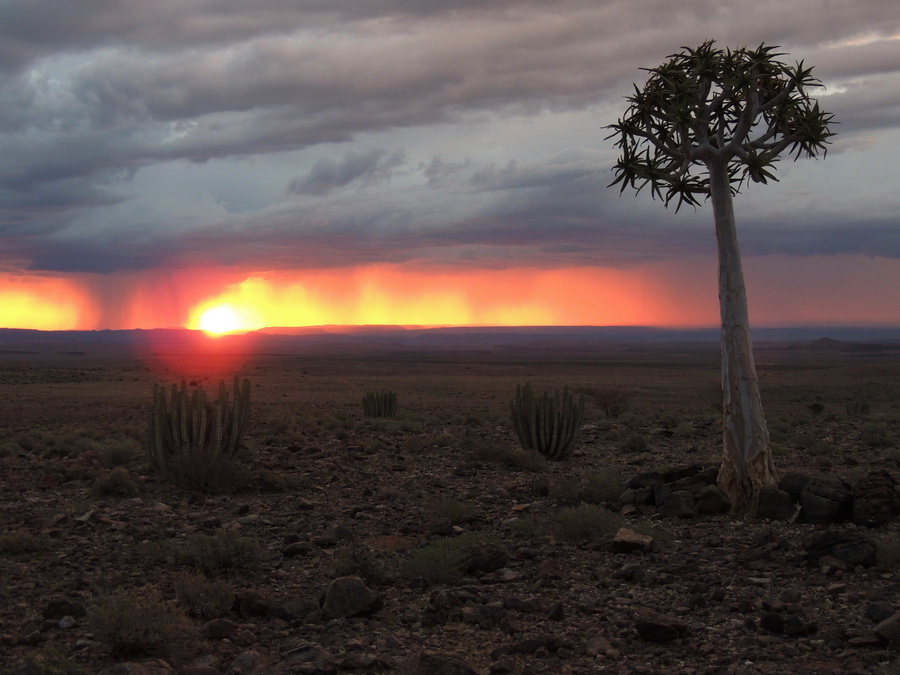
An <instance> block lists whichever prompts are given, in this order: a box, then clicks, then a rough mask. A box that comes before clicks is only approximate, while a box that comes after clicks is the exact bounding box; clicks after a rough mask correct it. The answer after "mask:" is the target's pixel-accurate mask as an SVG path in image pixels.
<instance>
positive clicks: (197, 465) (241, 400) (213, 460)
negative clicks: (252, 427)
mask: <svg viewBox="0 0 900 675" xmlns="http://www.w3.org/2000/svg"><path fill="white" fill-rule="evenodd" d="M249 417H250V380H248V379H244V381H243V384H239V381H238V378H237V376H235V378H234V400H233V402H231V403H230V404H229V395H228V391H227V389H226V388H225V383H224V382H220V383H219V396H218V398H217V399H216V400H215V401H212V402H208V401H207V397H206V392H204V391H203V389H202V388H199V387H198V388H197V389H195V390H194V391H193V392H188V391H187V385H186V384H185V382H184V381H182V383H181V389H180V390H179V389H178V387H176V385H174V384H173V385H172V394H171V407H170V406H169V402H168V401H167V400H166V390H165V387H161V386H159V385H153V403H152V405H151V406H150V411H149V428H148V431H147V456H148V458H149V459H150V465H151V466H152V467H153V469H154V471H156V472H157V473H158V474H159V475H160V476H162V477H163V478H166V479H170V480H173V481H175V482H177V483H179V484H181V485H184V486H185V487H191V488H197V489H200V490H202V491H204V492H231V491H234V490H235V489H237V488H238V487H241V486H242V485H243V484H244V483H245V482H246V479H245V477H244V476H243V475H241V473H240V471H239V469H238V468H237V466H236V465H235V463H234V459H235V456H236V455H237V452H238V450H240V449H241V447H242V445H241V442H242V441H243V438H244V434H245V433H246V430H247V422H248V419H249Z"/></svg>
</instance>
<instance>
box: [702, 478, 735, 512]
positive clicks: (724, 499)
mask: <svg viewBox="0 0 900 675" xmlns="http://www.w3.org/2000/svg"><path fill="white" fill-rule="evenodd" d="M694 503H695V504H696V505H697V514H698V515H701V516H715V515H718V514H722V513H728V511H729V509H731V502H730V501H729V499H728V495H726V494H725V493H724V492H722V491H721V490H720V489H719V488H718V486H716V485H706V486H705V487H703V488H701V489H700V491H699V492H697V494H695V495H694Z"/></svg>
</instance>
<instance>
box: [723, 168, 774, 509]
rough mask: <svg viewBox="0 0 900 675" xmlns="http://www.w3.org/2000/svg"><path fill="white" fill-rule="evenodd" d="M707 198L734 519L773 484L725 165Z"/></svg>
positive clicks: (726, 469)
mask: <svg viewBox="0 0 900 675" xmlns="http://www.w3.org/2000/svg"><path fill="white" fill-rule="evenodd" d="M709 174H710V197H711V199H712V203H713V216H714V218H715V225H716V242H717V245H718V254H719V308H720V311H721V320H722V394H723V402H722V430H723V452H724V457H723V462H722V467H721V469H720V470H719V481H718V483H719V488H720V489H721V490H722V491H723V492H724V493H725V494H726V495H728V498H729V499H730V500H731V512H732V514H733V515H739V516H749V517H753V516H755V515H756V511H757V508H758V506H759V489H760V488H761V487H762V486H764V485H775V484H777V482H778V478H777V472H776V470H775V465H774V463H773V462H772V452H771V447H770V445H769V431H768V429H767V427H766V418H765V414H764V413H763V408H762V399H761V397H760V393H759V380H758V378H757V375H756V365H755V363H754V360H753V343H752V340H751V338H750V319H749V312H748V310H747V291H746V288H745V286H744V272H743V269H742V267H741V254H740V251H739V250H738V241H737V230H736V228H735V222H734V207H733V205H732V198H731V185H730V183H729V180H728V172H727V165H726V163H724V162H717V161H712V162H710V163H709Z"/></svg>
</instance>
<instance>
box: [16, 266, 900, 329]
mask: <svg viewBox="0 0 900 675" xmlns="http://www.w3.org/2000/svg"><path fill="white" fill-rule="evenodd" d="M745 269H746V273H747V285H748V291H749V295H750V311H751V319H752V321H753V323H754V325H759V326H777V325H781V326H787V325H801V324H805V325H817V324H821V325H825V324H833V325H846V324H853V323H856V324H866V325H868V324H872V325H875V324H877V325H897V324H900V307H898V306H897V305H896V303H894V302H891V301H890V298H889V297H888V296H890V295H891V291H890V290H889V289H893V288H897V287H900V261H896V260H891V259H887V258H865V257H863V256H835V257H830V258H826V257H824V256H819V257H811V258H787V257H783V256H782V257H779V256H770V257H766V258H757V259H750V260H747V261H745ZM715 273H716V271H715V261H712V260H707V259H706V258H697V259H695V260H685V261H658V262H650V263H644V264H641V265H634V266H631V267H625V268H621V269H618V268H596V267H577V268H566V269H538V268H525V267H522V268H514V269H498V270H491V269H481V270H470V269H460V268H444V269H440V270H434V269H432V268H419V267H416V266H414V265H368V266H361V267H355V268H348V269H322V270H306V271H302V272H301V271H264V272H254V273H250V274H248V273H245V272H241V271H239V270H233V269H229V268H196V269H177V270H171V271H163V270H155V271H150V272H142V273H137V272H134V273H128V274H125V273H119V274H113V275H105V276H101V275H70V276H57V277H52V276H49V275H41V276H39V275H25V274H17V275H13V274H0V327H3V328H32V329H40V330H101V329H134V328H145V329H150V328H190V329H195V330H204V331H206V332H207V333H209V334H220V333H225V332H247V331H251V330H257V329H261V328H266V327H299V326H317V325H406V326H479V325H481V326H484V325H490V326H517V325H519V326H524V325H532V326H533V325H596V326H607V325H641V326H653V327H669V328H698V327H710V326H715V325H716V324H717V323H718V300H717V296H716V282H715ZM879 289H882V290H883V292H882V293H879Z"/></svg>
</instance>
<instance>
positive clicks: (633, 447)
mask: <svg viewBox="0 0 900 675" xmlns="http://www.w3.org/2000/svg"><path fill="white" fill-rule="evenodd" d="M621 447H622V450H626V451H628V452H645V451H646V450H647V449H648V448H649V447H650V444H649V443H648V442H647V437H646V436H644V435H643V434H629V435H628V436H626V437H625V440H624V441H622V446H621Z"/></svg>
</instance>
